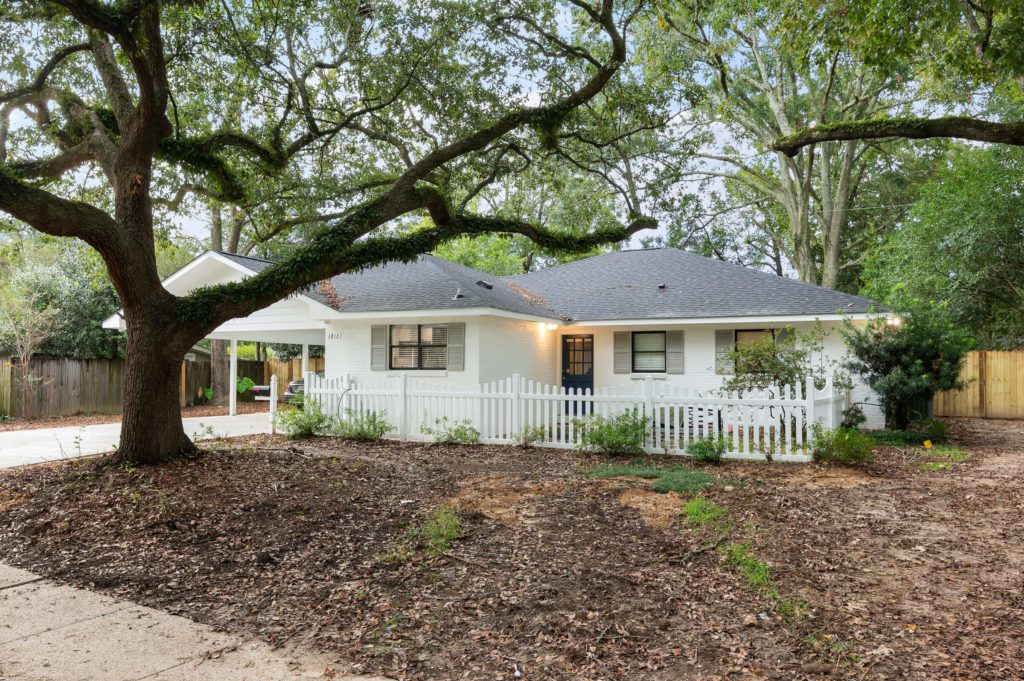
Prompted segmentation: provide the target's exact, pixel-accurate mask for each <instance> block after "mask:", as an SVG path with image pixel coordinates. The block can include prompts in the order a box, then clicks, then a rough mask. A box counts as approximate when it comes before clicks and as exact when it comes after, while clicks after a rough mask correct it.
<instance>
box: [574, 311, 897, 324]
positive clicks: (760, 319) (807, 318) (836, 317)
mask: <svg viewBox="0 0 1024 681" xmlns="http://www.w3.org/2000/svg"><path fill="white" fill-rule="evenodd" d="M891 316H892V313H891V312H877V313H873V312H872V313H865V312H858V313H856V314H817V315H760V316H756V317H689V318H686V317H683V318H668V317H666V318H664V319H660V318H658V319H656V318H649V319H594V320H574V321H572V322H570V323H569V324H568V326H664V325H666V324H716V325H719V326H721V325H730V324H778V323H783V324H784V323H789V322H816V321H820V322H841V321H844V320H847V319H849V320H851V321H859V320H865V319H874V318H876V317H891Z"/></svg>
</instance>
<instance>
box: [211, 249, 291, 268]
mask: <svg viewBox="0 0 1024 681" xmlns="http://www.w3.org/2000/svg"><path fill="white" fill-rule="evenodd" d="M210 252H211V253H217V254H219V255H226V256H228V257H229V258H245V259H246V260H255V261H256V262H267V263H270V264H271V265H273V264H274V263H276V262H277V261H276V260H268V259H266V258H257V257H255V256H252V255H243V254H242V253H232V252H231V251H218V250H215V249H212V248H211V249H210Z"/></svg>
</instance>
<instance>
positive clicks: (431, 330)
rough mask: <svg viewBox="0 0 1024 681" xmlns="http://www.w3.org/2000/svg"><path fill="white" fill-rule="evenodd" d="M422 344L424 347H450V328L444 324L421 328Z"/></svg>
mask: <svg viewBox="0 0 1024 681" xmlns="http://www.w3.org/2000/svg"><path fill="white" fill-rule="evenodd" d="M420 343H422V344H423V345H448V327H447V326H445V325H443V324H438V325H434V326H421V327H420Z"/></svg>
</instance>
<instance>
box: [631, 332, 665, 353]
mask: <svg viewBox="0 0 1024 681" xmlns="http://www.w3.org/2000/svg"><path fill="white" fill-rule="evenodd" d="M633 350H634V351H636V352H664V351H665V334H664V333H635V334H633Z"/></svg>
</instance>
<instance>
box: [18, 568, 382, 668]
mask: <svg viewBox="0 0 1024 681" xmlns="http://www.w3.org/2000/svg"><path fill="white" fill-rule="evenodd" d="M346 668H347V667H346V665H344V664H339V663H338V662H337V661H336V660H333V659H330V658H329V657H327V656H324V655H320V654H317V653H314V652H311V651H302V650H298V649H291V650H288V649H280V650H275V649H273V648H271V647H270V646H269V645H268V644H266V643H263V642H257V641H246V640H243V639H241V638H238V637H236V636H232V635H229V634H224V633H220V632H217V631H214V630H213V629H212V628H210V627H208V626H206V625H203V624H198V623H196V622H192V621H191V620H187V619H185V618H183V617H177V616H175V615H169V614H167V613H165V612H161V611H159V610H153V609H152V608H146V607H143V606H141V605H136V604H135V603H131V602H129V601H122V600H117V599H114V598H110V597H108V596H104V595H102V594H98V593H94V592H92V591H87V590H85V589H76V588H73V587H69V586H63V585H60V584H56V583H54V582H52V581H50V580H47V579H43V578H42V577H39V576H37V575H35V574H33V573H31V572H27V571H25V570H20V569H18V568H13V567H9V566H6V565H3V564H0V679H4V680H6V679H11V680H14V679H17V680H18V681H72V680H74V681H89V680H93V679H95V680H96V681H141V680H142V679H154V680H155V681H207V680H209V681H278V680H282V681H284V680H290V679H336V680H338V679H340V680H342V681H357V680H359V679H361V680H362V681H375V680H376V681H387V680H386V679H381V678H380V677H365V676H364V677H359V676H345V675H343V674H342V673H341V672H342V671H343V670H345V669H346Z"/></svg>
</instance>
